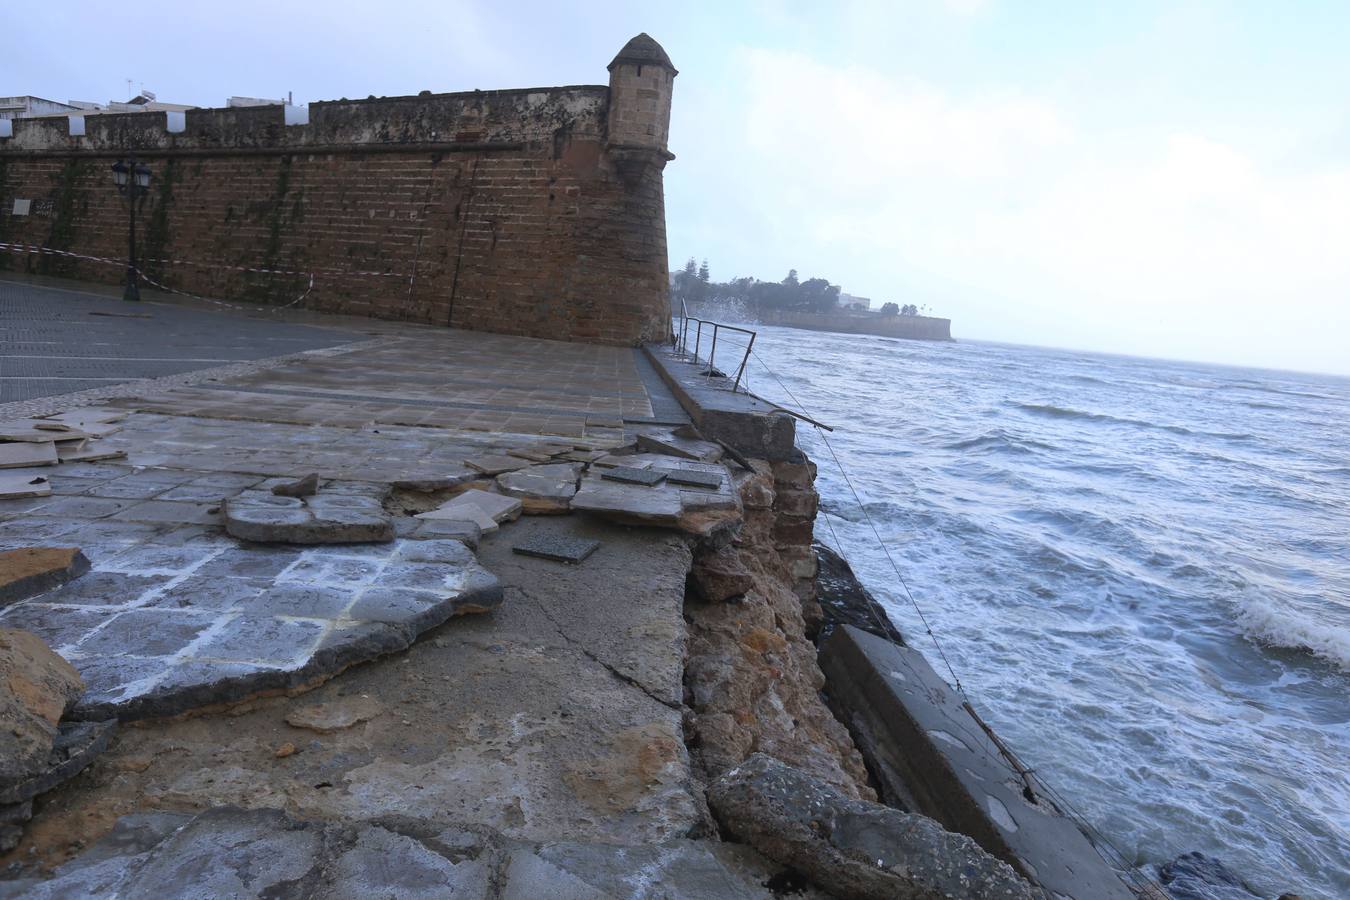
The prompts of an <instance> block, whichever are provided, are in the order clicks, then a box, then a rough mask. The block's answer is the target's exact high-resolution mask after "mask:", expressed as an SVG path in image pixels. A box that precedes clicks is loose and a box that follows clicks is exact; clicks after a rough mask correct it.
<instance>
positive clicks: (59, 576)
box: [0, 547, 89, 606]
mask: <svg viewBox="0 0 1350 900" xmlns="http://www.w3.org/2000/svg"><path fill="white" fill-rule="evenodd" d="M88 571H89V560H88V558H87V557H85V555H84V554H83V553H82V552H80V548H79V547H23V548H20V549H18V550H6V551H3V552H0V606H6V605H8V604H10V603H13V602H15V601H16V600H24V599H27V598H28V597H32V596H34V595H36V594H41V593H43V592H45V591H49V590H51V589H52V588H54V587H59V586H60V585H62V584H65V583H66V582H67V581H71V580H73V579H75V578H78V577H79V576H81V575H83V574H84V573H85V572H88Z"/></svg>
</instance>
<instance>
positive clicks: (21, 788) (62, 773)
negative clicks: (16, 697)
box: [0, 719, 117, 804]
mask: <svg viewBox="0 0 1350 900" xmlns="http://www.w3.org/2000/svg"><path fill="white" fill-rule="evenodd" d="M116 728H117V721H116V720H115V719H110V720H108V721H104V722H62V723H61V725H60V726H59V729H58V731H57V735H56V738H55V740H53V741H52V749H51V751H50V752H49V753H48V754H47V761H46V765H45V766H44V767H43V768H42V769H41V770H40V771H38V772H37V773H36V774H34V775H33V776H31V777H29V778H27V779H25V780H23V781H21V782H17V783H15V784H11V785H9V786H7V787H5V788H3V789H0V804H17V803H26V802H28V801H30V800H32V799H33V798H34V797H36V796H38V795H39V794H45V793H47V792H48V791H50V790H51V789H52V788H54V787H56V786H57V785H59V784H62V783H64V782H66V781H69V780H70V779H72V778H74V777H75V776H76V775H78V774H79V773H80V772H81V771H83V770H84V768H85V766H87V765H89V764H90V763H91V762H93V761H94V757H96V756H98V755H99V754H100V753H102V752H103V751H104V750H106V749H107V747H108V741H109V739H110V738H111V737H112V733H113V731H114V730H115V729H116Z"/></svg>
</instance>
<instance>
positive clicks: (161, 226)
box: [138, 158, 183, 281]
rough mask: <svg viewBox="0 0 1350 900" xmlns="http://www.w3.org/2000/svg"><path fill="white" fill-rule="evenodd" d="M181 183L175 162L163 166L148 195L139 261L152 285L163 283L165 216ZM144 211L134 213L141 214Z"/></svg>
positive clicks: (179, 167)
mask: <svg viewBox="0 0 1350 900" xmlns="http://www.w3.org/2000/svg"><path fill="white" fill-rule="evenodd" d="M182 180H183V167H182V165H181V164H180V163H179V162H178V161H177V160H175V159H172V158H171V159H169V160H167V161H166V162H165V163H164V169H163V171H162V172H160V173H159V176H158V178H157V179H156V181H157V184H156V185H155V190H154V191H153V194H152V199H151V206H150V211H149V212H150V216H149V220H148V221H147V222H146V223H145V250H144V251H143V253H142V255H141V258H142V259H144V260H145V262H143V263H142V265H143V266H144V267H145V271H146V273H147V274H149V276H150V277H151V278H153V279H154V280H155V281H163V280H164V275H165V268H166V267H165V265H164V263H162V262H159V260H162V259H164V258H165V257H167V256H168V255H169V253H168V250H169V213H170V212H171V211H172V209H173V189H174V185H175V184H177V183H178V182H180V181H182ZM144 211H145V210H144V207H142V209H140V210H138V212H144Z"/></svg>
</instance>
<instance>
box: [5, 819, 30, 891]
mask: <svg viewBox="0 0 1350 900" xmlns="http://www.w3.org/2000/svg"><path fill="white" fill-rule="evenodd" d="M31 818H33V801H32V800H25V801H24V802H22V803H14V804H11V805H9V806H0V853H8V852H9V851H11V850H13V849H14V848H15V847H17V846H19V841H21V840H23V825H24V823H25V822H27V821H28V820H29V819H31ZM3 895H4V890H3V888H0V896H3ZM15 896H18V895H17V894H16V895H15Z"/></svg>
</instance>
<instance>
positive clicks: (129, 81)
mask: <svg viewBox="0 0 1350 900" xmlns="http://www.w3.org/2000/svg"><path fill="white" fill-rule="evenodd" d="M127 99H128V100H130V99H131V79H130V78H128V79H127Z"/></svg>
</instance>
